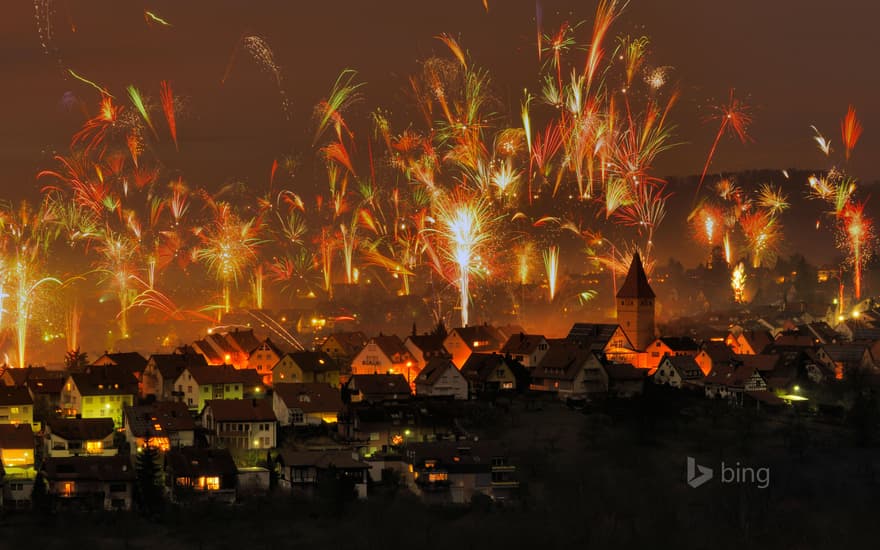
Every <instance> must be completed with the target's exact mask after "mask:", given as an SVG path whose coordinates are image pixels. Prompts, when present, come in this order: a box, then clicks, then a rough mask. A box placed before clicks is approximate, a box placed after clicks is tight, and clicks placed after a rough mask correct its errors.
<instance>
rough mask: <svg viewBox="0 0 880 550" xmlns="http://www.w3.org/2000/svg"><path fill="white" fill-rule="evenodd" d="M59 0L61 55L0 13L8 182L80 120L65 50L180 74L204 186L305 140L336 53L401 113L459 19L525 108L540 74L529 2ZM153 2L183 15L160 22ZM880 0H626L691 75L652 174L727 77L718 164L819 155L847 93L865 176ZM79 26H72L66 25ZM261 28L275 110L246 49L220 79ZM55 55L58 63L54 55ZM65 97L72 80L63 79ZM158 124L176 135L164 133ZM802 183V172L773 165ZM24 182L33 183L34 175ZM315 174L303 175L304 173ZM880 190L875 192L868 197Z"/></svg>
mask: <svg viewBox="0 0 880 550" xmlns="http://www.w3.org/2000/svg"><path fill="white" fill-rule="evenodd" d="M38 3H40V4H47V3H48V4H50V5H51V6H52V8H53V16H52V19H51V20H52V24H53V30H54V46H55V48H56V49H57V53H58V56H59V57H60V60H61V63H62V66H61V67H59V64H58V62H57V61H56V59H55V57H54V56H52V55H46V54H45V53H44V52H43V50H42V47H41V45H40V40H39V33H38V30H37V26H36V23H35V18H34V5H33V4H32V3H30V2H24V1H19V0H16V1H11V2H6V3H4V16H3V18H2V20H0V74H2V76H3V101H2V102H0V105H2V109H3V117H2V119H3V124H2V125H0V162H2V166H3V179H2V181H3V184H2V185H3V189H4V197H3V198H6V199H17V198H20V197H21V196H23V195H25V194H28V195H30V196H35V194H36V189H38V188H39V186H40V183H39V182H37V181H36V180H35V177H34V175H35V173H36V172H37V171H38V170H39V169H42V168H47V167H51V166H52V160H51V156H52V152H53V151H55V150H59V151H62V152H64V151H66V148H67V143H68V141H69V137H70V135H71V134H72V132H73V131H75V130H76V129H77V128H78V127H79V125H80V124H81V123H82V120H83V114H82V112H81V111H80V110H79V108H73V109H72V110H71V109H68V108H65V107H64V105H63V104H62V98H63V97H64V95H65V93H66V92H72V93H73V94H74V95H75V96H76V97H77V98H78V99H80V100H81V101H82V102H84V105H86V106H87V108H88V109H89V113H90V114H92V113H94V111H95V109H96V105H97V101H98V99H99V96H98V93H97V92H96V91H95V90H94V89H92V88H89V87H88V86H86V85H84V84H82V83H80V82H77V81H75V80H73V79H71V78H69V77H66V76H65V70H64V69H66V68H72V69H74V70H75V71H77V72H78V73H80V74H82V75H84V76H86V77H88V78H90V79H92V80H94V81H96V82H99V83H101V84H102V85H104V86H106V87H107V88H108V89H110V90H111V91H112V92H113V93H114V94H116V95H117V97H119V98H120V100H121V101H123V102H124V101H126V99H125V97H124V95H125V92H124V88H125V86H126V85H128V84H135V85H136V86H138V87H139V88H140V89H141V91H142V92H143V93H144V94H146V95H148V96H149V95H151V96H153V97H157V95H158V83H159V81H160V80H163V79H167V80H170V81H171V82H172V84H173V86H174V90H175V93H176V94H177V95H179V96H181V97H183V98H185V100H186V110H185V113H184V115H183V116H182V117H181V120H179V122H178V126H179V134H180V139H181V147H180V149H181V152H180V154H176V153H174V151H173V149H171V148H170V145H168V143H165V146H167V147H169V150H168V151H163V153H164V154H163V155H162V158H163V160H164V161H165V162H166V163H168V165H169V167H170V168H172V169H173V168H180V170H181V171H182V173H183V174H185V177H186V179H187V181H188V182H189V183H190V184H191V185H194V186H206V187H208V188H212V187H214V186H219V185H221V184H223V183H227V182H230V181H243V182H247V183H248V184H249V185H251V186H260V185H265V182H266V180H267V179H268V173H269V168H270V166H271V164H272V160H273V159H275V158H278V157H279V156H281V155H285V154H290V153H294V154H300V155H301V156H309V155H311V153H310V149H309V147H310V141H311V139H310V138H311V135H312V130H313V126H312V122H311V118H310V115H311V110H312V107H313V105H314V104H315V103H316V101H317V100H319V99H320V98H321V97H322V96H323V95H325V94H326V93H327V91H328V90H329V88H330V86H331V85H332V83H333V80H334V79H335V77H336V75H338V74H339V71H340V70H341V69H343V68H345V67H351V68H354V69H357V70H358V71H359V78H360V80H362V81H365V82H366V83H367V87H366V88H365V90H364V91H365V99H364V101H362V102H361V103H360V104H359V105H357V106H356V108H355V111H354V112H355V113H357V110H360V111H362V113H361V115H362V116H360V117H358V116H357V115H350V116H351V118H361V119H362V120H365V119H366V114H367V113H368V112H369V111H370V110H372V109H373V108H374V107H376V106H383V107H386V108H388V109H390V110H391V111H392V113H394V118H395V119H396V120H397V121H398V123H399V121H400V120H405V119H406V117H408V116H409V115H408V113H407V109H408V107H407V100H406V98H405V96H404V94H403V93H402V92H401V90H402V89H403V88H404V87H405V86H406V78H407V76H408V75H409V74H410V73H412V72H414V71H415V70H416V69H417V67H418V61H419V60H420V59H424V58H426V57H428V56H430V55H432V54H441V55H448V53H447V50H446V49H445V46H443V45H442V44H441V43H440V42H439V41H437V40H436V39H434V36H435V35H437V34H439V33H441V32H447V33H449V34H451V35H453V36H459V37H460V41H461V43H462V44H463V46H464V47H466V48H467V49H468V50H469V52H470V54H471V55H472V57H473V59H474V62H475V63H476V64H477V65H479V66H482V67H485V68H487V69H489V70H490V72H491V74H492V77H493V85H494V93H495V95H496V96H497V97H498V98H499V99H500V100H501V102H502V104H504V105H506V106H509V107H510V109H509V112H512V113H514V114H516V113H517V110H518V104H519V100H520V98H521V96H522V89H523V87H525V86H529V87H530V88H532V89H535V88H537V86H536V79H537V74H538V67H537V60H536V55H535V2H534V1H533V0H503V1H501V0H494V1H493V0H490V2H489V5H490V11H489V13H488V14H487V13H486V12H485V11H484V9H483V6H482V2H480V1H479V0H449V1H444V2H432V3H429V2H413V1H402V0H387V1H382V2H363V1H354V0H352V1H324V2H305V1H272V2H268V1H263V2H258V3H255V2H249V1H248V2H245V1H239V2H232V1H212V2H189V1H187V2H180V1H173V0H168V1H164V2H163V1H150V2H118V1H115V0H114V1H100V2H99V1H95V2H87V3H78V2H74V1H63V0H55V1H50V2H46V1H43V2H38ZM541 4H542V6H543V19H544V28H545V31H546V32H550V31H552V30H555V29H556V28H558V26H559V24H560V23H561V22H563V21H565V20H569V21H571V22H576V21H580V20H586V21H587V24H586V25H584V26H583V27H581V29H580V30H579V32H578V39H579V40H580V41H582V42H585V41H586V40H588V38H589V33H590V25H591V24H592V17H593V13H594V11H595V2H592V1H568V0H541ZM144 9H150V10H152V11H153V12H155V13H156V14H158V15H160V16H161V17H163V18H165V19H167V20H168V21H169V22H170V23H171V24H172V25H173V26H172V27H170V28H163V27H159V26H155V25H154V26H150V25H148V24H147V23H146V22H145V20H144V15H143V10H144ZM878 17H880V4H876V3H873V2H864V1H858V0H841V1H838V2H834V3H831V2H827V1H820V0H803V1H799V2H796V3H795V2H766V1H762V0H740V1H738V2H717V1H706V0H665V1H637V0H634V1H632V2H631V3H630V6H629V8H628V9H627V10H626V12H625V13H624V15H623V16H622V18H621V20H620V21H618V22H617V24H616V25H615V26H614V27H613V29H612V30H613V32H614V33H615V34H625V33H629V34H632V35H640V34H646V35H648V36H649V37H650V38H651V40H652V44H651V50H652V51H651V58H650V61H651V62H652V63H653V64H656V65H669V66H671V67H674V69H673V70H672V72H671V76H672V80H673V81H675V82H677V83H678V85H679V86H680V88H681V91H682V99H681V101H680V102H679V104H678V105H677V107H676V108H675V111H674V114H673V118H674V122H675V123H676V124H677V126H678V131H677V139H678V141H681V142H683V144H682V145H681V146H680V147H678V148H677V149H675V150H673V151H671V152H669V153H666V154H664V155H663V156H662V157H661V160H660V161H659V162H658V164H657V166H656V170H655V172H656V173H657V175H659V176H671V175H686V174H695V173H699V172H700V170H701V168H702V165H703V162H704V160H705V158H706V152H707V150H708V148H709V146H710V144H711V142H712V139H713V137H714V133H715V130H716V128H717V127H716V126H715V125H714V124H712V123H708V124H707V123H706V122H705V121H704V118H705V117H706V115H707V107H708V106H710V105H713V104H717V103H720V102H723V101H724V100H725V99H726V96H727V93H728V90H729V89H730V88H731V87H735V88H736V91H737V95H738V96H741V97H743V98H745V99H746V100H747V101H748V102H749V103H750V104H751V105H752V106H753V108H754V119H755V123H754V125H753V127H752V129H751V131H750V134H751V136H752V137H753V139H754V142H752V143H749V144H746V145H743V144H741V143H739V142H737V141H736V140H734V139H733V138H731V137H726V138H724V139H723V140H722V142H721V145H720V146H719V149H718V153H717V155H716V157H715V161H714V163H713V166H712V171H719V170H739V169H745V168H777V169H781V168H792V167H798V168H825V167H827V160H826V159H825V158H824V157H823V156H822V155H821V153H820V152H819V151H818V149H817V148H816V146H815V144H814V143H813V142H812V139H811V136H812V132H811V130H810V125H811V124H815V125H816V126H818V127H819V129H820V130H821V131H822V132H823V133H824V134H825V135H826V136H828V137H830V138H831V140H832V147H833V148H837V149H839V146H840V130H839V120H840V118H841V117H842V116H843V115H844V113H845V112H846V109H847V106H848V105H849V104H850V103H852V104H853V105H855V106H856V108H857V109H858V113H859V118H860V119H861V121H862V123H863V125H864V127H865V133H864V135H863V136H862V139H861V141H860V142H859V144H858V146H857V148H856V151H855V153H854V157H853V160H852V161H851V163H850V166H849V170H850V172H851V173H853V174H854V175H857V176H859V177H860V178H862V179H863V180H866V181H873V180H875V179H877V178H878V177H880V158H878V156H877V155H876V154H875V151H876V150H877V148H878V143H880V142H878V139H880V138H878V137H877V136H880V132H878V131H877V129H880V109H878V107H877V102H876V98H877V97H880V72H878V71H876V70H875V69H874V67H872V66H871V64H870V63H869V61H870V59H871V57H872V55H873V53H874V52H878V51H880V33H878V32H877V31H876V28H875V26H876V22H877V20H878ZM72 26H75V32H73V31H72ZM243 33H247V34H257V35H260V36H262V37H264V38H265V39H266V40H267V42H268V43H269V44H270V45H271V46H272V48H273V50H274V54H275V59H276V61H277V63H278V65H279V66H280V67H281V70H282V74H283V78H284V86H285V88H286V90H287V94H288V96H289V98H290V100H291V114H292V117H291V120H290V121H289V122H285V121H284V120H283V119H282V117H281V116H280V110H279V100H278V93H277V89H276V88H275V84H274V82H273V79H272V77H271V76H270V75H269V74H267V73H265V72H261V71H260V69H259V68H258V67H257V66H256V64H255V63H254V62H253V60H251V59H248V58H246V57H244V56H239V57H238V58H237V60H236V62H235V65H234V66H233V68H232V72H231V74H230V76H229V78H228V80H227V81H226V83H225V84H224V85H222V86H221V83H220V80H221V77H222V75H223V74H224V70H225V69H226V66H227V64H228V62H229V59H230V55H231V53H232V51H233V48H234V45H235V44H236V42H237V41H238V40H239V38H240V37H241V36H242V35H243ZM62 67H63V69H62ZM68 97H69V96H68ZM165 141H166V142H167V141H168V140H165ZM319 177H320V176H319V174H318V173H316V172H315V171H314V170H311V171H309V170H306V173H299V174H297V178H296V183H297V185H301V186H307V185H309V184H313V185H317V184H316V183H314V182H315V181H316V180H318V179H319ZM776 183H780V184H784V185H786V186H790V187H789V191H790V192H793V193H802V190H803V189H804V183H803V182H801V181H797V182H795V181H788V182H785V181H782V178H780V181H777V182H776ZM28 190H29V191H28ZM302 191H303V192H305V189H302ZM874 203H876V200H871V201H870V202H869V209H870V210H871V211H872V212H875V211H876V210H877V208H876V205H875V204H874Z"/></svg>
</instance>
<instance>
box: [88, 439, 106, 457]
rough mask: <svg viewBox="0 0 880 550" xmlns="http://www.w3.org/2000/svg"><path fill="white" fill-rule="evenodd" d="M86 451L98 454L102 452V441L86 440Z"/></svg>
mask: <svg viewBox="0 0 880 550" xmlns="http://www.w3.org/2000/svg"><path fill="white" fill-rule="evenodd" d="M86 452H87V453H89V454H100V453H102V452H104V442H103V441H86Z"/></svg>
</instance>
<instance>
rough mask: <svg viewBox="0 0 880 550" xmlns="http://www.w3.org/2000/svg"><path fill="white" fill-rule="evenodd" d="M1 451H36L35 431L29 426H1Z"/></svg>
mask: <svg viewBox="0 0 880 550" xmlns="http://www.w3.org/2000/svg"><path fill="white" fill-rule="evenodd" d="M0 449H31V450H32V451H33V449H34V431H33V430H32V429H31V427H30V425H28V424H19V425H18V426H15V425H12V424H0Z"/></svg>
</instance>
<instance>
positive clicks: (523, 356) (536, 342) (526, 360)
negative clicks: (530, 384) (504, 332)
mask: <svg viewBox="0 0 880 550" xmlns="http://www.w3.org/2000/svg"><path fill="white" fill-rule="evenodd" d="M548 349H550V346H549V344H548V343H547V339H546V338H544V336H543V335H541V334H526V333H524V332H520V333H518V334H514V335H513V336H511V337H510V338H508V339H507V342H505V343H504V345H503V346H501V352H500V353H501V355H509V356H510V357H511V359H513V360H514V361H517V362H519V363H520V364H521V365H522V366H524V367H525V368H527V369H529V370H532V369H534V368H535V367H537V366H538V364H539V363H540V362H541V359H543V358H544V355H546V354H547V350H548Z"/></svg>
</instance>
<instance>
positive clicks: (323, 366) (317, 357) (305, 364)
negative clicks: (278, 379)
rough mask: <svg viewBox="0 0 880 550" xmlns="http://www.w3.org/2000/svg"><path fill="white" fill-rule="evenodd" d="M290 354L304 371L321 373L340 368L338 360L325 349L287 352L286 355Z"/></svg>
mask: <svg viewBox="0 0 880 550" xmlns="http://www.w3.org/2000/svg"><path fill="white" fill-rule="evenodd" d="M288 356H289V357H290V358H291V360H293V362H294V363H296V365H297V366H298V367H299V368H301V369H302V371H303V372H314V373H319V372H332V371H336V370H339V367H338V366H337V365H336V361H334V360H333V358H332V357H330V356H329V355H327V354H326V353H324V352H323V351H294V352H291V353H287V354H285V357H288ZM276 364H277V363H276ZM273 368H274V367H273Z"/></svg>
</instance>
